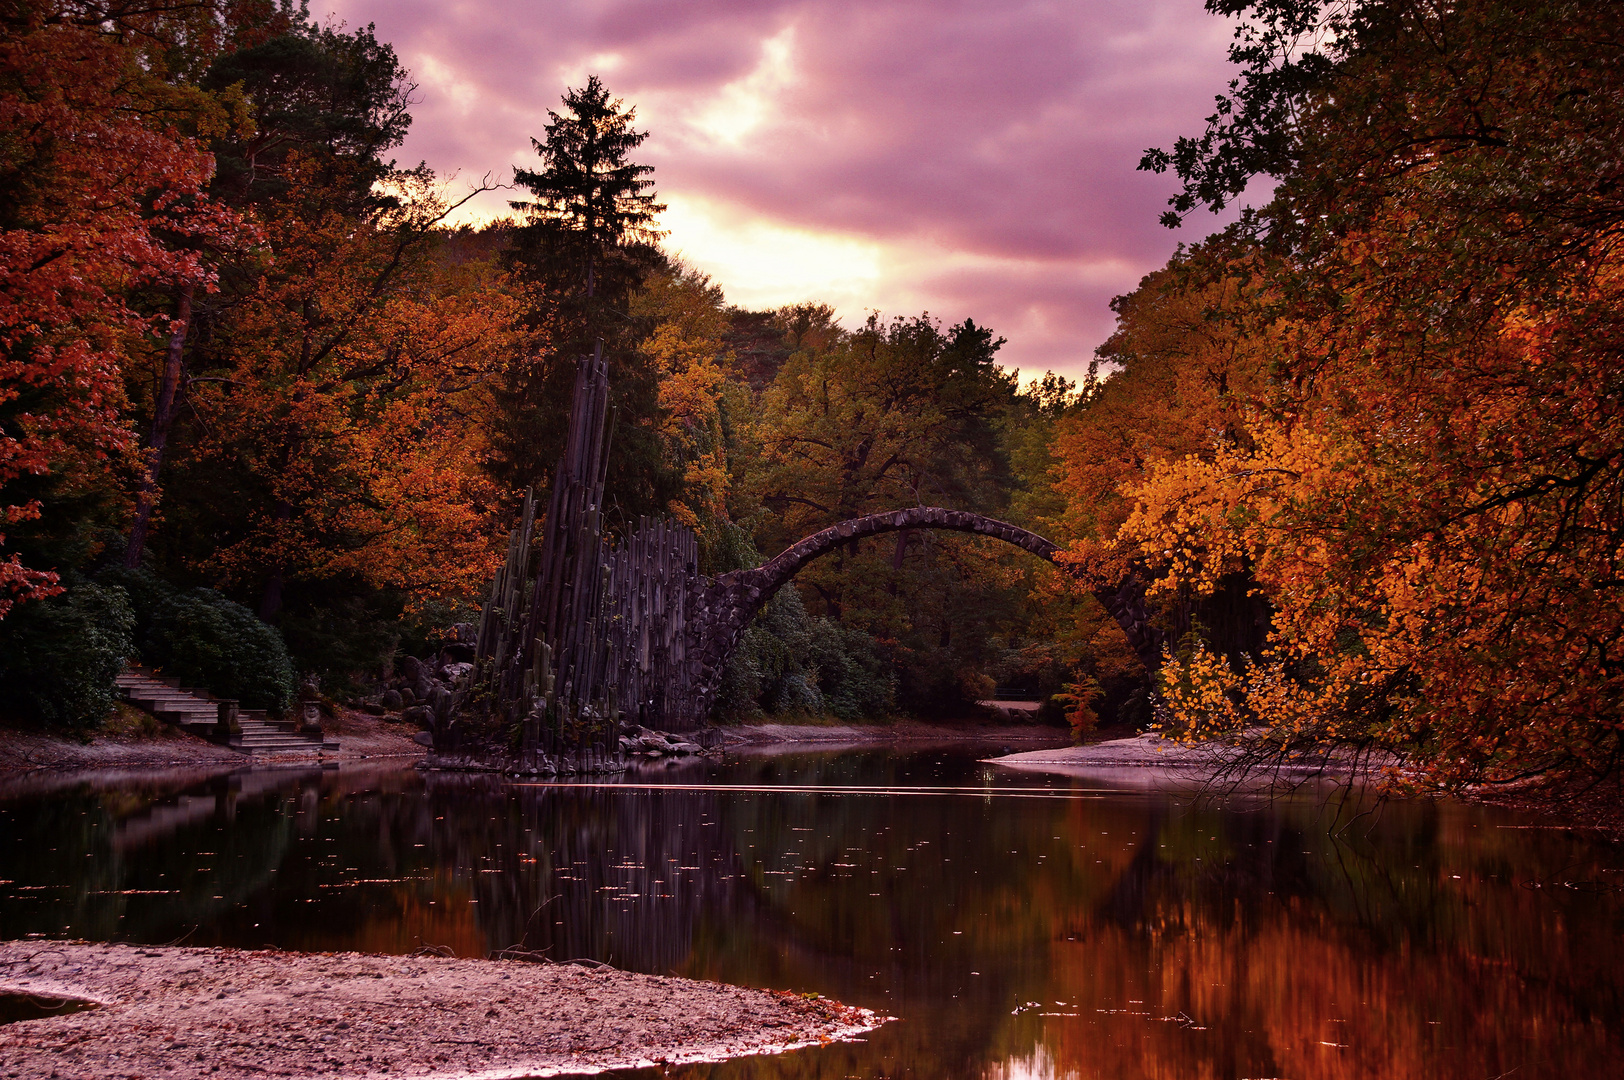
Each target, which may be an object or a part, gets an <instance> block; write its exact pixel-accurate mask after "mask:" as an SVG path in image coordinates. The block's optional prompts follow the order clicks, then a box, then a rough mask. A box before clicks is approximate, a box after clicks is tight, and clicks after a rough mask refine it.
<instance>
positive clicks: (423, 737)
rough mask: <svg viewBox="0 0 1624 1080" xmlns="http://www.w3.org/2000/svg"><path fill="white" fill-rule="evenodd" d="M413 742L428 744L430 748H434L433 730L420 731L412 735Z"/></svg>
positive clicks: (420, 744) (421, 744)
mask: <svg viewBox="0 0 1624 1080" xmlns="http://www.w3.org/2000/svg"><path fill="white" fill-rule="evenodd" d="M412 742H414V743H416V744H417V745H418V746H426V747H428V748H429V749H430V750H433V749H434V735H433V734H432V733H431V732H427V731H419V732H418V733H417V734H416V735H413V736H412Z"/></svg>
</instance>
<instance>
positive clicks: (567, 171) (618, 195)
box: [492, 75, 681, 517]
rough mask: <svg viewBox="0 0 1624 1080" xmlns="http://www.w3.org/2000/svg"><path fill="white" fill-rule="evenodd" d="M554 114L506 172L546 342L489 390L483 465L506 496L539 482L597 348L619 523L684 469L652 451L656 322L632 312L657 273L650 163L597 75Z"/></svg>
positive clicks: (523, 263)
mask: <svg viewBox="0 0 1624 1080" xmlns="http://www.w3.org/2000/svg"><path fill="white" fill-rule="evenodd" d="M564 106H565V112H564V113H562V114H561V113H557V112H552V111H550V110H549V112H548V116H549V117H551V121H550V122H549V123H548V124H547V126H546V139H545V140H540V139H533V140H531V142H532V145H533V146H534V147H535V149H536V153H537V154H538V155H539V156H540V158H541V168H539V169H535V170H531V169H515V170H514V180H515V182H517V183H518V184H519V185H520V186H521V187H524V188H526V189H528V190H529V191H530V192H531V193H532V194H533V195H534V196H535V197H534V199H533V200H520V201H515V202H514V203H513V204H512V205H513V208H514V209H515V210H517V211H519V213H520V214H521V220H522V223H521V225H520V227H519V228H518V229H517V230H515V232H514V235H513V241H512V245H511V246H510V247H509V248H508V250H507V252H506V253H505V257H506V259H507V262H508V265H509V266H510V267H512V269H513V270H514V271H515V273H516V275H517V276H518V277H519V279H520V280H521V281H523V282H524V283H525V285H526V286H527V289H528V291H527V293H526V298H527V300H528V303H529V321H530V324H531V325H532V326H533V327H535V328H536V329H538V330H543V331H545V333H546V335H547V338H548V346H547V348H545V349H543V350H540V351H538V352H537V353H536V354H535V355H532V356H530V357H528V358H527V359H526V360H524V361H522V362H520V363H516V364H514V365H513V366H512V367H511V369H510V370H509V372H508V374H507V376H506V378H505V379H504V380H503V382H502V384H501V385H500V386H499V387H498V388H497V390H496V396H495V402H496V410H495V422H494V430H493V433H492V443H493V452H494V453H493V461H492V469H493V472H494V473H495V475H496V476H497V478H498V479H499V480H500V481H502V482H503V483H504V484H506V485H508V486H509V487H515V488H517V487H522V486H524V485H527V484H536V485H537V486H540V485H541V481H542V478H543V477H544V476H545V475H546V474H547V473H548V472H549V471H550V470H551V468H552V467H553V464H554V462H555V461H556V460H557V459H558V456H559V454H560V453H561V452H562V450H563V439H564V433H565V432H566V431H567V428H568V425H567V424H566V423H564V422H563V418H564V416H565V415H566V414H567V413H568V410H569V407H570V400H571V393H572V391H573V388H574V378H575V360H576V358H577V357H578V356H580V355H582V354H583V353H588V352H591V351H592V349H593V347H594V343H595V342H596V341H598V340H602V341H603V345H604V350H605V353H606V355H607V356H608V359H609V382H610V388H611V390H610V395H611V398H610V400H611V403H612V404H613V406H614V408H615V410H616V427H615V433H614V440H613V442H612V444H611V450H610V459H609V471H608V481H607V486H608V492H609V498H610V500H611V503H612V504H613V505H615V506H618V508H619V510H620V511H621V512H622V514H623V515H625V516H626V517H633V516H635V515H637V514H641V513H659V512H663V511H664V510H665V509H666V507H667V506H668V505H669V503H670V502H671V500H672V499H673V498H674V497H675V496H676V495H677V493H678V491H679V490H680V487H681V472H680V471H679V470H677V469H675V468H673V467H671V465H670V464H669V463H668V462H666V461H665V459H664V455H663V452H662V444H661V438H660V426H661V420H660V412H661V409H660V403H659V398H658V395H659V382H660V373H659V370H658V367H657V366H656V364H655V363H654V362H653V361H652V360H651V359H650V358H649V357H648V356H646V355H644V354H643V353H641V352H640V351H639V349H638V345H639V344H640V343H641V342H642V341H643V340H644V339H645V338H647V337H648V335H649V333H650V332H651V330H652V329H653V325H652V323H651V321H650V320H648V319H646V318H637V317H634V316H633V315H632V313H631V311H630V310H629V308H630V303H631V297H632V294H633V293H634V292H636V291H637V289H638V288H640V287H641V286H642V284H643V282H644V281H645V280H646V279H647V278H648V276H649V275H650V274H651V273H653V272H655V271H659V270H663V269H665V268H666V260H665V256H664V255H663V254H662V253H661V252H660V249H659V247H658V242H659V239H660V237H661V235H662V234H661V233H660V231H659V230H658V229H657V228H656V225H655V221H656V217H657V215H658V214H659V212H660V211H662V210H664V209H665V207H664V206H663V205H662V204H660V203H659V202H656V201H655V194H654V191H653V185H654V181H653V180H652V179H651V175H652V173H653V167H652V166H649V165H640V164H637V163H635V162H633V161H631V160H630V159H629V155H630V154H631V152H632V151H633V150H635V149H637V147H639V146H640V145H642V143H643V140H644V139H646V138H647V137H648V133H647V132H642V131H638V130H636V129H635V128H633V127H632V123H633V121H634V120H635V118H636V110H635V109H630V108H623V107H622V102H621V101H620V100H619V99H614V98H611V97H610V95H609V91H608V90H607V89H606V88H605V87H604V85H603V83H602V82H601V81H600V80H599V79H598V77H597V76H595V75H594V76H592V77H591V78H590V79H588V80H587V84H586V86H584V87H582V88H580V89H578V90H570V91H568V92H567V93H566V94H565V95H564Z"/></svg>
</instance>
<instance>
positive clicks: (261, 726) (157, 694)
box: [115, 664, 338, 755]
mask: <svg viewBox="0 0 1624 1080" xmlns="http://www.w3.org/2000/svg"><path fill="white" fill-rule="evenodd" d="M115 681H116V683H117V684H118V691H119V696H120V697H122V698H123V699H124V700H125V701H127V702H129V703H130V704H131V705H134V706H135V707H136V708H138V709H144V710H146V711H147V712H149V713H151V714H152V715H153V716H156V717H157V718H158V719H159V720H162V721H164V722H165V723H167V724H174V725H175V726H176V727H178V728H180V729H181V730H182V731H184V732H186V733H187V734H190V735H198V736H201V737H202V738H205V739H208V740H209V741H210V742H213V743H218V744H219V745H221V746H229V747H230V748H231V749H233V750H239V751H241V752H242V753H244V754H250V755H252V754H276V753H307V754H308V753H311V752H313V751H320V750H337V749H338V743H336V742H333V741H330V740H325V739H323V737H322V736H321V735H320V734H317V733H309V734H307V733H305V732H301V731H300V730H299V726H298V724H296V723H295V722H294V721H292V720H272V719H269V718H268V717H267V716H266V715H265V712H264V711H263V710H261V709H243V710H240V711H239V712H238V713H237V722H238V725H239V726H240V727H241V728H242V730H241V731H240V732H236V733H232V734H226V733H223V732H221V731H220V730H219V718H220V709H219V702H218V701H217V700H216V699H215V698H214V697H212V696H211V695H210V694H209V692H208V691H207V690H203V689H199V688H197V687H184V686H181V685H180V680H179V679H170V678H165V677H163V676H159V675H156V674H154V673H153V672H151V671H148V670H146V669H144V668H141V667H139V666H137V665H134V664H132V665H130V666H129V667H127V668H125V669H124V671H123V673H122V674H120V675H119V676H118V678H117V679H116V680H115Z"/></svg>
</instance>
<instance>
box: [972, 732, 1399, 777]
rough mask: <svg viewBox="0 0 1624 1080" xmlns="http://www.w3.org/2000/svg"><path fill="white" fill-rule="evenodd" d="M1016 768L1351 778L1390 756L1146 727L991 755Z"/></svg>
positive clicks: (1375, 770)
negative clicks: (1271, 747) (1303, 751)
mask: <svg viewBox="0 0 1624 1080" xmlns="http://www.w3.org/2000/svg"><path fill="white" fill-rule="evenodd" d="M986 760H987V761H989V762H991V763H993V764H996V765H1002V766H1004V767H1006V768H1011V769H1026V770H1029V771H1034V772H1045V773H1057V774H1060V775H1064V776H1076V777H1090V778H1100V777H1105V776H1111V777H1115V778H1118V779H1121V778H1123V777H1124V776H1127V775H1130V774H1136V773H1137V774H1141V775H1142V776H1143V777H1144V778H1145V779H1146V780H1160V779H1178V780H1184V781H1197V782H1204V781H1208V780H1213V779H1221V780H1225V781H1243V780H1251V781H1259V782H1273V781H1277V780H1285V781H1300V780H1305V779H1310V778H1313V777H1317V776H1327V777H1337V778H1342V779H1345V778H1347V777H1349V776H1351V775H1363V776H1369V777H1371V778H1374V777H1376V776H1377V775H1378V774H1379V773H1380V771H1381V769H1382V768H1383V767H1385V766H1386V765H1387V764H1389V762H1387V761H1386V760H1385V759H1384V760H1382V761H1375V762H1373V761H1371V760H1370V759H1369V758H1354V757H1352V756H1343V755H1337V754H1328V755H1320V754H1316V755H1310V756H1301V757H1291V758H1284V757H1280V756H1279V755H1277V754H1270V753H1266V752H1263V751H1260V750H1259V748H1258V747H1255V746H1248V745H1246V744H1244V743H1241V744H1237V743H1233V742H1216V741H1214V742H1204V743H1194V744H1187V743H1180V742H1174V741H1172V740H1169V739H1164V738H1162V737H1161V736H1160V735H1157V734H1155V733H1154V732H1146V733H1145V734H1142V735H1135V736H1132V737H1131V738H1126V739H1110V740H1108V741H1106V742H1098V743H1091V744H1089V745H1087V746H1060V747H1052V748H1049V749H1044V750H1030V751H1026V752H1024V753H1018V754H1006V755H1002V756H1000V757H995V758H988V759H986Z"/></svg>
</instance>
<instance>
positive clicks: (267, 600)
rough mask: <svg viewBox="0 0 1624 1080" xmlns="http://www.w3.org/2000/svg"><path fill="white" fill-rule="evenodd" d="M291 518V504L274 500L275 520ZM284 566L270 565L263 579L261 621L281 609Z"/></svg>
mask: <svg viewBox="0 0 1624 1080" xmlns="http://www.w3.org/2000/svg"><path fill="white" fill-rule="evenodd" d="M292 520H293V504H292V503H290V502H288V501H287V500H286V499H278V500H277V502H276V522H277V524H278V525H286V524H287V523H288V522H290V521H292ZM285 571H286V568H285V567H283V566H282V565H281V564H280V563H278V564H277V565H275V566H272V567H271V574H270V577H268V578H266V579H265V591H264V592H262V593H261V594H260V596H259V617H260V620H261V621H262V622H270V621H271V620H272V619H273V618H275V617H276V613H277V612H279V611H281V610H282V585H283V578H284V574H285Z"/></svg>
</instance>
